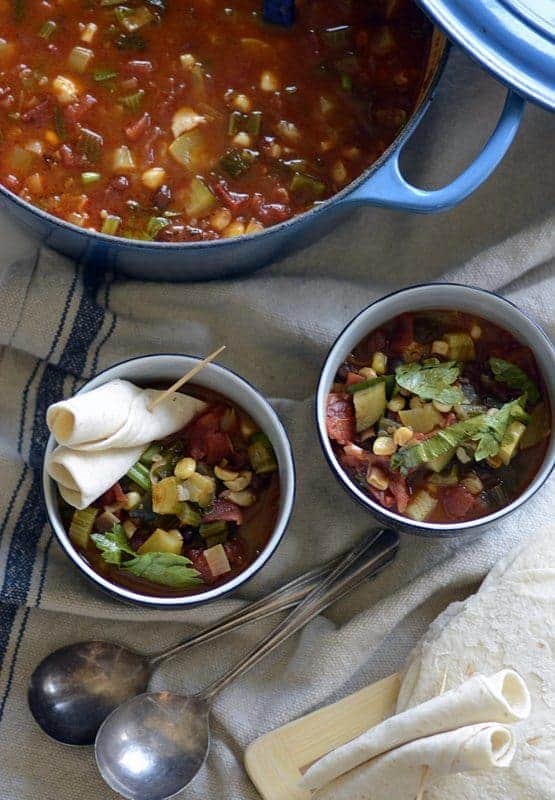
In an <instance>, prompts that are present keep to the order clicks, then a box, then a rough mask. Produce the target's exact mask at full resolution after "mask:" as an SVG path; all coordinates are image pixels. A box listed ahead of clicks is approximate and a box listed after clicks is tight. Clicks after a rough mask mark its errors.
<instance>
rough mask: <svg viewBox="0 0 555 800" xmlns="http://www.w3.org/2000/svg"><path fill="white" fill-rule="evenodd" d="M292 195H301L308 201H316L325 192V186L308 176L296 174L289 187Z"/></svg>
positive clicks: (301, 173) (300, 173)
mask: <svg viewBox="0 0 555 800" xmlns="http://www.w3.org/2000/svg"><path fill="white" fill-rule="evenodd" d="M289 188H290V189H291V191H292V192H293V193H294V194H297V195H302V196H303V197H306V198H307V199H308V200H318V199H319V198H320V197H322V195H323V194H324V192H325V191H326V185H325V184H324V183H322V182H321V181H317V180H316V178H312V177H311V176H310V175H305V174H304V173H303V172H296V173H295V174H294V175H293V180H292V181H291V185H290V187H289Z"/></svg>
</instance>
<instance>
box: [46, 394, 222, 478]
mask: <svg viewBox="0 0 555 800" xmlns="http://www.w3.org/2000/svg"><path fill="white" fill-rule="evenodd" d="M161 394H162V392H161V391H157V390H155V389H140V388H139V387H138V386H135V385H134V384H133V383H130V382H129V381H123V380H119V379H117V380H113V381H109V383H105V384H104V385H103V386H99V387H98V388H97V389H93V390H92V391H90V392H84V393H83V394H78V395H75V397H71V398H70V399H69V400H62V401H60V402H59V403H54V404H53V405H51V406H50V407H49V409H48V411H47V414H46V422H47V424H48V428H49V429H50V431H51V432H52V433H53V435H54V438H55V439H56V441H57V442H58V444H61V445H64V446H65V447H70V448H72V449H73V450H80V451H89V452H95V451H100V450H108V449H112V448H114V449H116V448H117V449H120V450H121V449H124V448H130V447H138V446H140V445H143V446H146V445H148V444H150V443H151V442H154V441H157V440H158V439H163V438H164V437H166V436H169V435H170V434H172V433H175V432H176V431H178V430H180V429H181V428H183V427H184V426H185V425H187V424H188V423H189V422H190V421H191V420H192V419H193V418H194V417H195V416H197V414H199V413H200V412H201V411H202V410H203V409H204V408H205V407H206V403H203V402H202V400H197V399H196V398H194V397H190V396H189V395H186V394H183V393H182V392H175V393H174V394H173V395H170V397H168V398H167V399H166V400H164V401H163V402H162V403H160V404H159V405H158V406H156V408H154V409H153V410H152V411H149V410H148V405H149V404H150V403H151V402H152V401H153V400H155V399H156V398H157V397H159V396H160V395H161ZM120 477H121V476H120Z"/></svg>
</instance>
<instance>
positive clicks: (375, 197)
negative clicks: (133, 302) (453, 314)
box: [0, 0, 522, 280]
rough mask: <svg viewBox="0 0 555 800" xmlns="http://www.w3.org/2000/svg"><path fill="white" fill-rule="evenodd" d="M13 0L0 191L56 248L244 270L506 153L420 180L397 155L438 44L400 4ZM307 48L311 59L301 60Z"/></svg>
mask: <svg viewBox="0 0 555 800" xmlns="http://www.w3.org/2000/svg"><path fill="white" fill-rule="evenodd" d="M261 7H262V3H261V0H234V2H231V3H227V4H222V3H207V2H204V0H191V2H189V3H187V5H186V7H185V8H184V7H183V6H182V4H180V3H170V2H166V1H165V0H129V1H128V2H126V3H118V2H117V0H106V2H98V3H89V4H85V5H84V4H83V3H82V2H80V0H66V2H64V3H63V5H62V6H58V5H56V4H53V3H51V2H44V3H39V4H32V3H22V2H16V3H6V4H4V5H3V6H2V9H1V10H0V21H1V25H0V128H1V131H2V136H1V138H0V203H1V204H2V206H3V207H5V208H6V210H7V211H9V212H10V213H12V214H13V215H14V216H15V217H16V218H17V219H18V220H19V221H20V222H22V223H23V224H24V225H25V226H26V227H27V229H29V230H30V231H32V232H34V233H36V234H38V235H39V236H40V237H41V238H42V239H43V240H45V241H46V242H47V243H48V245H49V246H51V247H53V248H55V249H58V250H60V251H62V252H64V253H66V254H68V255H70V256H73V257H76V258H79V259H81V260H82V261H85V262H89V263H93V264H95V265H98V266H102V267H104V266H106V265H108V266H110V267H114V268H116V269H118V270H120V271H123V272H125V273H127V274H129V275H132V276H134V277H139V278H143V279H150V280H161V279H164V280H166V279H167V280H197V279H208V278H216V277H223V276H230V275H238V274H241V273H244V272H247V271H250V270H253V269H255V268H258V267H260V266H263V265H264V264H265V263H267V262H268V261H270V260H272V259H274V258H276V257H277V256H278V255H283V254H284V253H285V252H286V251H288V250H291V249H294V248H297V247H300V246H304V245H306V244H307V243H308V242H310V241H311V240H313V239H315V238H317V237H319V236H322V235H323V234H324V233H326V232H327V231H329V229H330V226H333V225H335V224H336V222H337V219H338V215H339V213H340V212H341V213H342V214H343V215H346V214H348V213H350V212H351V211H352V210H353V208H354V207H356V206H361V205H365V204H375V205H380V206H386V207H387V206H389V207H394V208H405V209H410V210H412V211H420V212H424V213H427V212H431V211H436V210H440V209H442V208H448V207H451V206H453V205H455V204H456V203H458V202H460V201H461V200H463V199H464V198H465V197H466V196H468V195H469V194H470V193H471V192H472V191H474V189H476V188H477V187H478V186H479V185H480V183H482V182H483V181H484V180H485V179H486V178H487V177H488V175H489V174H490V173H491V172H492V170H493V169H494V168H495V166H496V165H497V164H498V163H499V161H500V160H501V158H502V157H503V155H504V153H505V152H506V150H507V148H508V147H509V145H510V143H511V141H512V139H513V137H514V135H515V134H516V131H517V128H518V124H519V120H520V115H521V112H522V101H521V100H520V99H519V98H517V97H516V95H512V94H511V95H509V99H508V102H507V105H506V106H505V109H504V110H503V112H502V118H501V122H500V124H499V125H498V127H497V128H496V130H495V132H494V133H493V135H492V138H491V140H490V141H489V143H488V144H487V146H486V148H485V149H484V151H483V152H482V154H481V155H479V156H478V158H477V160H476V162H475V163H474V164H473V165H472V166H471V167H470V168H469V170H467V171H466V172H465V173H463V175H461V176H459V178H457V179H456V180H455V181H454V182H453V183H452V184H451V185H450V186H447V187H444V188H443V189H441V190H438V191H424V190H420V189H416V188H414V187H412V186H410V184H408V183H407V182H406V181H405V180H404V179H403V178H402V176H401V174H400V172H399V167H398V158H399V153H400V150H401V149H402V147H403V145H404V144H405V142H406V141H407V140H408V138H409V137H410V135H411V134H412V132H413V130H414V129H415V127H416V126H417V124H418V122H419V121H420V120H421V118H422V117H423V115H424V113H425V111H426V110H427V107H428V105H429V103H430V100H431V97H432V92H433V89H434V87H435V85H436V83H437V81H438V80H439V78H440V75H441V73H442V70H443V67H444V63H445V57H446V52H447V42H446V39H445V37H444V36H443V34H442V33H440V32H439V30H437V29H435V28H434V27H433V25H432V23H431V22H430V21H429V19H428V18H427V17H426V16H425V14H424V13H423V11H422V10H421V9H420V8H419V7H418V6H417V5H416V4H415V3H413V2H412V0H388V2H382V0H373V1H372V2H367V0H353V2H349V3H346V2H343V0H313V1H312V2H310V3H298V4H297V14H296V19H295V22H294V24H293V25H291V26H290V27H285V26H280V25H273V24H270V23H269V22H266V21H265V20H264V19H263V16H262V12H261ZM299 52H301V53H302V54H303V57H302V58H299V57H298V54H299Z"/></svg>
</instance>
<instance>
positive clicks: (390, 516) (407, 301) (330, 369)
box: [316, 283, 555, 536]
mask: <svg viewBox="0 0 555 800" xmlns="http://www.w3.org/2000/svg"><path fill="white" fill-rule="evenodd" d="M425 309H453V310H456V311H463V312H465V311H466V312H468V313H471V314H477V315H478V316H480V317H483V318H484V319H487V320H489V321H491V322H493V323H495V324H496V325H498V326H499V327H500V328H504V329H505V330H507V331H509V332H510V333H512V334H513V336H514V337H515V338H516V339H518V340H519V341H520V342H522V343H523V344H525V345H528V347H530V348H531V349H532V351H533V352H534V355H535V357H536V361H537V363H538V367H539V369H540V372H541V373H542V375H543V379H544V382H545V385H546V388H547V394H548V398H549V403H550V406H551V418H552V420H553V417H554V412H555V351H554V349H553V345H552V344H551V342H550V341H549V339H548V338H547V336H546V335H545V333H544V332H543V331H542V330H541V328H540V327H539V326H538V325H537V324H536V323H535V322H533V321H532V320H531V319H530V318H529V317H527V316H526V315H525V314H524V313H523V312H522V311H520V309H519V308H517V306H515V305H514V304H513V303H511V302H510V301H509V300H505V299H504V298H503V297H499V295H496V294H492V292H488V291H485V290H484V289H479V288H475V287H473V286H463V285H460V284H454V283H428V284H422V285H419V286H410V287H408V288H407V289H402V290H400V291H398V292H394V293H393V294H390V295H387V296H386V297H382V298H381V299H380V300H377V301H376V302H375V303H372V304H371V305H370V306H368V307H367V308H365V309H364V310H363V311H361V312H360V314H358V315H357V316H356V317H355V318H354V319H353V320H351V322H349V324H348V325H347V327H346V328H345V329H344V330H343V332H342V333H340V334H339V336H338V338H337V339H336V341H335V343H334V345H333V346H332V348H331V350H330V352H329V353H328V356H327V358H326V360H325V362H324V366H323V368H322V373H321V375H320V381H319V383H318V391H317V395H316V420H317V425H318V434H319V437H320V441H321V444H322V448H323V450H324V454H325V456H326V458H327V460H328V463H329V465H330V467H331V469H332V470H333V472H334V473H335V475H336V477H337V479H338V480H339V482H340V483H342V484H343V486H345V487H346V489H347V490H348V491H349V493H350V494H351V495H352V496H353V497H354V498H355V499H356V500H357V501H358V502H359V503H361V505H363V506H364V507H365V508H367V509H368V510H369V511H370V512H371V513H372V514H374V516H376V517H378V518H379V519H380V520H381V521H384V522H385V523H386V524H388V525H393V526H394V527H397V528H398V529H401V530H403V531H405V532H407V533H416V534H419V535H420V536H453V535H461V534H465V533H477V532H481V531H483V530H484V529H486V528H488V527H489V526H491V524H492V523H494V522H496V521H497V520H499V519H500V518H501V517H504V516H505V515H506V514H510V513H511V511H514V510H515V509H516V508H518V507H519V506H521V505H522V504H523V503H525V502H526V500H528V499H529V498H530V497H532V495H533V494H535V492H537V491H538V489H539V488H540V487H541V486H542V485H543V484H544V483H545V481H546V480H547V478H548V477H549V475H550V473H551V471H552V470H553V467H554V465H555V431H554V430H553V429H552V431H551V438H550V442H549V446H548V449H547V453H546V456H545V459H544V461H543V464H542V466H541V468H540V470H539V471H538V473H537V475H536V476H535V478H534V479H533V481H532V482H531V483H530V485H529V486H528V487H527V488H526V490H525V491H524V492H523V493H522V494H521V495H519V497H517V498H516V500H513V502H512V503H510V504H509V505H508V506H505V508H501V509H499V510H498V511H496V512H494V513H493V514H488V515H487V516H485V517H480V518H479V519H476V520H471V521H469V522H459V523H453V524H440V523H432V522H416V521H414V520H411V519H408V518H407V517H404V516H402V515H401V514H396V513H395V512H393V511H390V510H389V509H387V508H384V507H383V506H382V505H380V504H379V503H377V502H376V501H375V500H374V499H373V498H372V497H370V496H369V495H367V494H366V493H365V492H364V491H363V490H362V489H360V488H359V487H358V486H357V485H356V484H355V483H354V482H353V481H352V480H351V479H350V478H349V476H348V475H347V473H346V472H345V471H344V470H343V468H342V467H341V465H340V464H339V462H338V460H337V458H336V457H335V453H334V452H333V448H332V446H331V442H330V440H329V438H328V435H327V431H326V398H327V395H328V393H329V392H330V390H331V386H332V384H333V382H334V379H335V374H336V372H337V370H338V369H339V367H340V366H341V364H342V363H343V362H344V361H345V358H346V357H347V356H348V355H349V353H350V352H351V351H352V350H353V349H354V348H355V347H356V345H357V344H358V343H359V342H360V341H361V340H362V339H364V337H365V336H366V335H367V334H368V333H370V332H371V331H373V330H375V329H376V328H379V327H380V325H383V324H384V323H385V322H388V321H389V320H391V319H393V318H394V317H396V316H398V315H399V314H402V313H403V312H408V311H422V310H425Z"/></svg>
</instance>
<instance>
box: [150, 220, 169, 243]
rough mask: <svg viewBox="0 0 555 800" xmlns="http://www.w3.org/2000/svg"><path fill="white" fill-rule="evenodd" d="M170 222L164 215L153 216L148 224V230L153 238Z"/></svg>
mask: <svg viewBox="0 0 555 800" xmlns="http://www.w3.org/2000/svg"><path fill="white" fill-rule="evenodd" d="M169 224H170V223H169V222H168V220H167V219H164V217H151V218H150V219H149V221H148V222H147V224H146V232H147V233H148V235H149V236H150V238H151V239H155V238H156V237H157V236H158V234H159V233H160V231H161V230H162V228H165V227H166V225H169Z"/></svg>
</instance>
